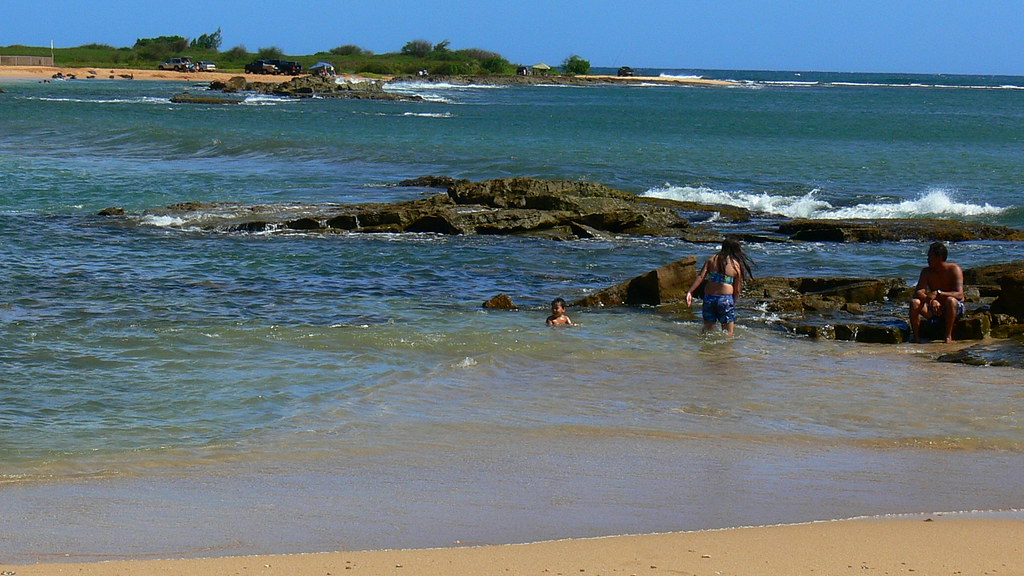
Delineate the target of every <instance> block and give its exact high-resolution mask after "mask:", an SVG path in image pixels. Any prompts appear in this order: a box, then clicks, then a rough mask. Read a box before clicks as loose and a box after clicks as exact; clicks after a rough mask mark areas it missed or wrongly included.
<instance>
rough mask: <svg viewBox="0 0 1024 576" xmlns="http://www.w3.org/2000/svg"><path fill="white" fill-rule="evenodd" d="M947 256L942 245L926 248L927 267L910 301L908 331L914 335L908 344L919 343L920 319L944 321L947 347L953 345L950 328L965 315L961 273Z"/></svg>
mask: <svg viewBox="0 0 1024 576" xmlns="http://www.w3.org/2000/svg"><path fill="white" fill-rule="evenodd" d="M948 256H949V252H948V251H947V250H946V246H945V245H944V244H943V243H942V242H935V243H934V244H932V245H931V246H930V247H929V248H928V266H926V267H925V268H924V269H922V270H921V277H920V278H918V280H917V287H916V288H915V289H914V296H913V298H912V299H911V300H910V328H911V330H913V332H914V336H913V339H912V340H911V342H920V341H921V318H922V317H923V318H926V319H928V320H934V321H939V320H941V321H943V322H944V324H945V328H946V343H947V344H949V343H951V342H953V326H954V325H956V321H957V318H959V317H960V316H962V315H963V314H964V311H965V307H964V271H963V270H961V269H960V266H958V265H956V264H954V263H952V262H946V258H947V257H948Z"/></svg>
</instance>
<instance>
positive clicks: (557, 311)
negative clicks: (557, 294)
mask: <svg viewBox="0 0 1024 576" xmlns="http://www.w3.org/2000/svg"><path fill="white" fill-rule="evenodd" d="M551 313H552V314H554V315H555V316H561V315H562V314H565V300H564V299H562V298H555V299H554V300H552V301H551Z"/></svg>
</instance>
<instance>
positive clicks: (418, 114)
mask: <svg viewBox="0 0 1024 576" xmlns="http://www.w3.org/2000/svg"><path fill="white" fill-rule="evenodd" d="M402 116H416V117H418V118H454V117H455V115H454V114H452V113H451V112H406V113H404V114H402Z"/></svg>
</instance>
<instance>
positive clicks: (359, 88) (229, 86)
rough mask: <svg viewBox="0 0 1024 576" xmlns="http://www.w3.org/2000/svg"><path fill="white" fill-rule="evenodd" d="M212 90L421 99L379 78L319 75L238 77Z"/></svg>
mask: <svg viewBox="0 0 1024 576" xmlns="http://www.w3.org/2000/svg"><path fill="white" fill-rule="evenodd" d="M210 90H213V91H220V92H225V93H229V94H231V93H237V92H255V93H257V94H272V95H274V96H282V97H285V98H313V97H317V98H349V99H357V100H395V101H402V102H421V101H423V99H422V98H420V97H419V96H404V95H401V94H393V93H391V92H386V91H385V90H384V83H383V82H381V81H379V80H367V81H364V82H342V83H338V82H336V81H335V80H334V78H321V77H319V76H299V77H296V78H292V79H291V80H288V81H287V82H247V81H246V80H245V77H243V76H235V77H233V78H231V79H229V80H227V81H226V82H221V81H214V82H211V83H210Z"/></svg>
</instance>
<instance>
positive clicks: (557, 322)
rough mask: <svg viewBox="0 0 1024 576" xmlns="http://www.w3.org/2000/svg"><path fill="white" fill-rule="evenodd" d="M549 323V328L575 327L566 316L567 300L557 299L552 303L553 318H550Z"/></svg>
mask: <svg viewBox="0 0 1024 576" xmlns="http://www.w3.org/2000/svg"><path fill="white" fill-rule="evenodd" d="M547 323H548V326H575V324H573V323H572V320H570V319H569V317H568V316H566V315H565V300H563V299H562V298H555V299H554V300H552V301H551V316H548V320H547Z"/></svg>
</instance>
